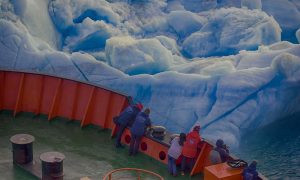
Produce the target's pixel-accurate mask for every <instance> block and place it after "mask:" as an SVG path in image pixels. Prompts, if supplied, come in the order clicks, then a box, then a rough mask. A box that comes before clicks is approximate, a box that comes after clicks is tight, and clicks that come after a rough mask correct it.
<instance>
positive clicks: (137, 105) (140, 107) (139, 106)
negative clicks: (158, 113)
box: [135, 103, 144, 111]
mask: <svg viewBox="0 0 300 180" xmlns="http://www.w3.org/2000/svg"><path fill="white" fill-rule="evenodd" d="M135 106H136V107H137V108H138V109H139V110H140V111H141V110H142V109H143V107H144V106H143V104H142V103H137V104H136V105H135Z"/></svg>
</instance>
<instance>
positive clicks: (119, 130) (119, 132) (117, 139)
mask: <svg viewBox="0 0 300 180" xmlns="http://www.w3.org/2000/svg"><path fill="white" fill-rule="evenodd" d="M125 128H126V126H124V125H120V126H119V129H118V132H117V138H116V146H120V145H121V137H122V134H123V132H124V130H125Z"/></svg>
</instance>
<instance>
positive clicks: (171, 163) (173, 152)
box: [168, 133, 186, 176]
mask: <svg viewBox="0 0 300 180" xmlns="http://www.w3.org/2000/svg"><path fill="white" fill-rule="evenodd" d="M185 138H186V135H185V134H184V133H180V135H179V137H175V138H174V139H173V140H172V141H171V146H170V148H169V150H168V171H169V173H170V174H171V175H173V176H177V175H178V174H177V167H176V160H177V159H178V158H179V156H180V155H181V152H182V146H183V143H184V141H185Z"/></svg>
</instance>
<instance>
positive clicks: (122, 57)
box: [105, 37, 173, 75]
mask: <svg viewBox="0 0 300 180" xmlns="http://www.w3.org/2000/svg"><path fill="white" fill-rule="evenodd" d="M105 52H106V56H107V61H108V63H109V64H110V65H111V66H112V67H115V68H117V69H119V70H121V71H123V72H125V73H126V74H130V75H134V74H156V73H159V72H162V71H166V70H167V69H168V68H169V67H170V65H171V64H172V62H173V57H172V54H171V52H170V51H169V50H168V49H167V48H165V47H164V46H163V45H162V44H161V43H160V41H158V40H157V39H141V40H136V39H133V38H131V37H113V38H111V39H109V40H108V41H107V45H106V47H105Z"/></svg>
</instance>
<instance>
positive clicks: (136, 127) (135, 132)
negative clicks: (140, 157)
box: [129, 108, 151, 156]
mask: <svg viewBox="0 0 300 180" xmlns="http://www.w3.org/2000/svg"><path fill="white" fill-rule="evenodd" d="M149 114H150V109H148V108H147V109H145V111H144V112H140V113H139V114H138V115H137V117H136V118H135V120H134V123H133V124H132V127H131V128H130V132H131V140H130V147H129V156H131V155H136V154H137V151H138V149H139V146H140V142H141V139H142V137H143V135H144V134H145V132H146V128H147V127H151V120H150V118H149Z"/></svg>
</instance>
